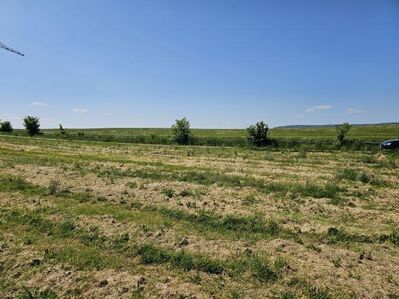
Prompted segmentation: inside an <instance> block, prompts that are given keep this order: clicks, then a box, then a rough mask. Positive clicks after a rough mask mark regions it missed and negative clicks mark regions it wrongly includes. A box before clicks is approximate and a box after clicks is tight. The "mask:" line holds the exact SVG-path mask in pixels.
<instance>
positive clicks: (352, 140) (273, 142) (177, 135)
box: [0, 116, 399, 150]
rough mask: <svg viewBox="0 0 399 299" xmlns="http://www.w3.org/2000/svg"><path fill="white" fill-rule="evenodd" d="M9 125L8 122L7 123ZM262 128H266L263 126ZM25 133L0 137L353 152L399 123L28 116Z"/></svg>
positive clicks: (373, 144)
mask: <svg viewBox="0 0 399 299" xmlns="http://www.w3.org/2000/svg"><path fill="white" fill-rule="evenodd" d="M5 123H6V125H10V126H11V124H9V122H5ZM261 125H263V127H262V126H261ZM24 126H25V127H26V130H21V129H17V130H12V127H11V130H2V129H0V134H6V135H14V136H33V135H36V136H37V137H40V138H51V139H67V140H81V141H100V142H120V143H146V144H165V145H167V144H189V145H202V146H238V147H248V146H264V145H267V146H269V147H274V148H281V149H283V148H285V149H299V148H301V147H302V146H306V147H308V148H312V149H319V150H326V149H336V148H341V147H344V148H346V149H353V150H371V149H373V148H374V149H378V145H379V143H381V142H382V141H384V140H388V139H395V138H399V124H396V123H392V124H381V125H354V126H351V125H349V124H347V123H345V124H343V125H341V126H319V127H317V126H316V127H306V126H305V127H293V128H291V127H282V128H273V129H270V128H268V126H267V125H266V124H265V123H263V122H258V123H256V124H255V125H251V126H249V127H248V128H247V129H192V128H191V127H190V123H189V121H188V120H187V119H186V118H183V119H180V120H176V122H175V124H174V125H173V126H172V127H171V128H170V129H168V128H130V129H118V128H104V129H66V128H64V127H63V126H62V125H61V124H60V125H59V129H40V123H39V119H38V118H36V117H31V116H30V117H26V118H25V119H24Z"/></svg>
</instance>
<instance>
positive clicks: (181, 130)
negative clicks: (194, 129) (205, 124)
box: [172, 117, 191, 144]
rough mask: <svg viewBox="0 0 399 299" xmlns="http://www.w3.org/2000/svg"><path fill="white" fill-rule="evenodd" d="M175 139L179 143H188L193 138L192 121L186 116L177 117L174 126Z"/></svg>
mask: <svg viewBox="0 0 399 299" xmlns="http://www.w3.org/2000/svg"><path fill="white" fill-rule="evenodd" d="M172 134H173V140H174V141H175V142H177V143H178V144H188V143H189V141H190V138H191V129H190V122H189V121H188V120H187V119H186V118H185V117H184V118H182V119H176V123H175V124H174V125H173V126H172Z"/></svg>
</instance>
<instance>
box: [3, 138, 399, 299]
mask: <svg viewBox="0 0 399 299" xmlns="http://www.w3.org/2000/svg"><path fill="white" fill-rule="evenodd" d="M107 132H108V131H107ZM352 132H353V131H352ZM129 134H130V133H129ZM398 170H399V154H398V153H397V152H392V153H390V152H349V151H323V152H320V151H306V150H300V151H292V150H257V151H254V150H250V149H247V148H234V147H231V148H221V147H195V146H185V147H182V146H174V145H148V144H147V145H145V144H117V143H101V142H84V141H83V142H82V141H80V142H76V141H64V140H50V139H45V138H42V139H40V138H23V137H7V136H0V209H1V215H0V252H1V255H0V297H2V298H14V297H17V298H18V297H20V298H56V297H57V296H58V297H62V298H64V297H73V298H76V297H77V298H353V297H361V298H397V297H398V296H399V218H398V213H399V201H398V198H399V189H398V186H399V172H398ZM24 296H25V297H24Z"/></svg>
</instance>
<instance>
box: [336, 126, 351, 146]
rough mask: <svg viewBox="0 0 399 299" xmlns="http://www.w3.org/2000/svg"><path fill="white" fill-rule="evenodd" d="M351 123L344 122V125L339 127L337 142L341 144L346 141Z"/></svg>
mask: <svg viewBox="0 0 399 299" xmlns="http://www.w3.org/2000/svg"><path fill="white" fill-rule="evenodd" d="M350 128H351V125H350V124H349V123H343V124H342V126H339V127H337V142H338V145H339V146H342V145H343V144H344V143H345V137H346V135H347V134H348V132H349V130H350Z"/></svg>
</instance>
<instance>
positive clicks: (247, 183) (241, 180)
mask: <svg viewBox="0 0 399 299" xmlns="http://www.w3.org/2000/svg"><path fill="white" fill-rule="evenodd" d="M1 152H2V153H3V155H5V157H6V158H5V159H4V161H9V162H10V163H15V162H19V163H30V164H38V165H44V166H53V165H59V164H61V163H75V164H76V165H77V168H81V165H80V164H77V163H78V162H79V161H96V156H94V155H77V156H70V155H62V154H55V153H52V154H48V153H38V152H36V153H35V152H28V153H27V152H18V151H10V150H5V149H2V150H1ZM98 160H100V161H104V162H106V161H115V159H109V158H105V157H104V159H101V158H99V159H98ZM117 161H118V162H119V163H122V162H123V161H121V160H117ZM125 161H126V160H125ZM129 162H130V163H129V164H135V165H139V166H142V167H141V168H139V169H129V170H126V169H119V168H117V167H101V166H99V165H96V166H95V167H92V168H90V169H87V170H86V171H87V172H92V173H95V174H97V175H98V176H100V177H115V178H118V177H130V178H134V177H137V178H142V179H151V180H158V181H181V182H191V183H196V184H200V185H206V186H209V185H213V184H218V185H220V186H226V187H239V188H240V187H250V188H255V189H256V190H258V191H259V192H262V193H266V194H268V193H280V194H282V195H285V194H287V193H288V192H290V193H292V194H296V195H300V196H310V197H315V198H330V199H331V200H333V202H335V203H338V202H340V200H341V197H340V195H339V194H340V193H342V192H344V191H345V190H344V189H343V188H341V187H340V186H339V184H338V183H337V182H334V181H333V182H328V183H325V184H324V185H320V184H315V183H312V182H308V181H307V182H305V183H296V182H275V181H270V182H268V181H266V180H264V179H257V178H254V177H251V176H243V175H229V174H225V173H224V172H220V171H215V170H213V169H212V168H206V167H189V166H183V165H176V164H165V163H162V162H147V161H144V162H140V161H138V162H137V161H133V162H132V161H129ZM145 166H148V167H149V168H147V169H146V168H144V167H145ZM154 167H155V169H154ZM80 170H81V171H84V170H82V169H80ZM366 175H367V174H366ZM365 179H367V178H366V177H365ZM370 181H371V180H370ZM373 183H375V184H376V185H377V181H376V180H373ZM378 184H379V185H383V182H382V181H381V180H380V181H378Z"/></svg>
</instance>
